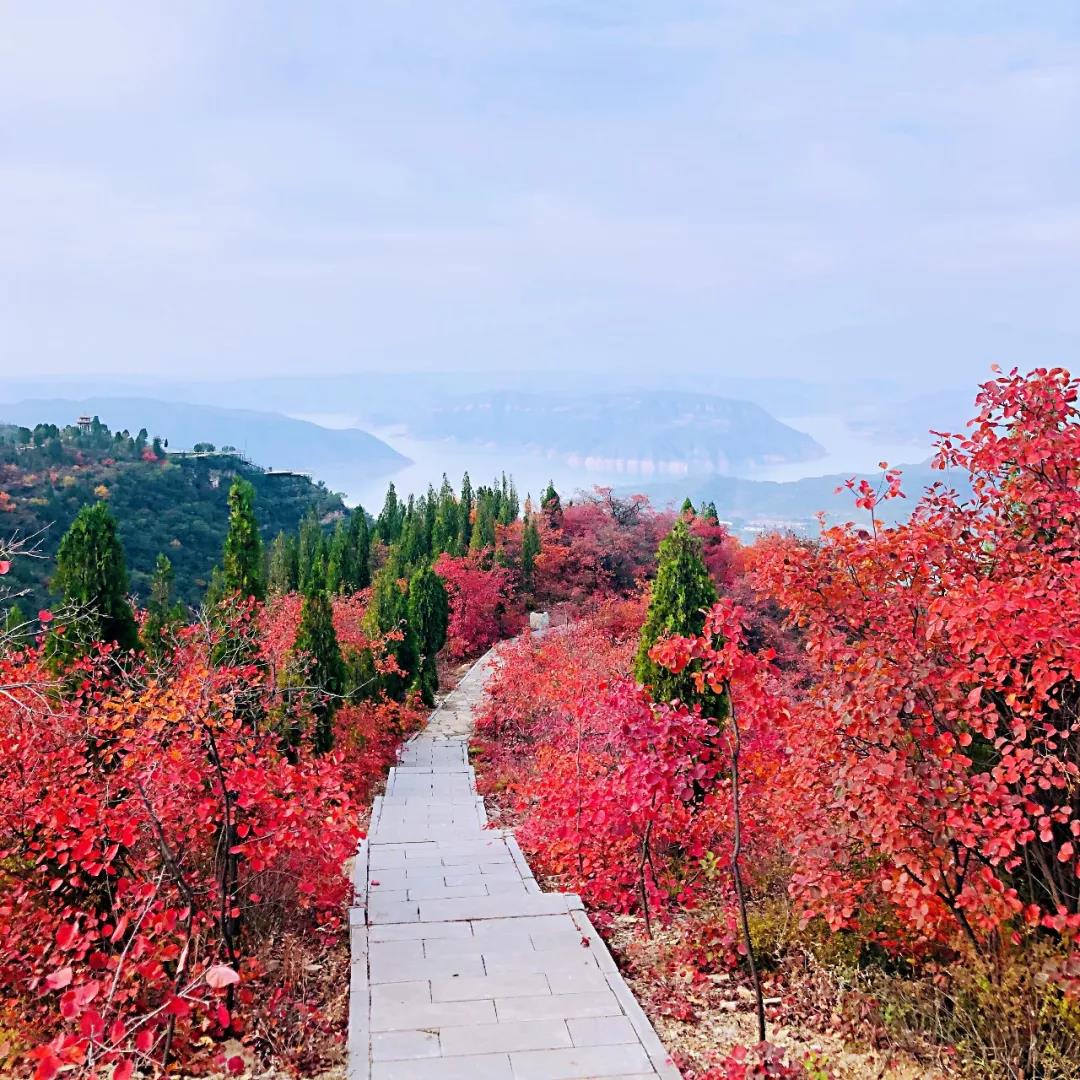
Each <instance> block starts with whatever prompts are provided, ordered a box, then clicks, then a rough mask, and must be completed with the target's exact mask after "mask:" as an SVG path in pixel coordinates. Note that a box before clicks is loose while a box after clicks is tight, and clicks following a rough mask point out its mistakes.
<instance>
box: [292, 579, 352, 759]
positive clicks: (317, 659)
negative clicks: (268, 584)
mask: <svg viewBox="0 0 1080 1080" xmlns="http://www.w3.org/2000/svg"><path fill="white" fill-rule="evenodd" d="M325 584H326V583H325V580H324V579H323V578H322V576H321V571H320V570H316V571H315V572H314V573H313V574H312V575H311V582H310V588H309V591H308V593H307V594H306V595H305V597H304V603H303V606H302V607H301V609H300V626H299V628H298V629H297V631H296V643H295V645H294V646H293V651H294V653H296V654H297V655H298V656H300V657H302V658H303V660H304V661H305V662H306V665H307V667H306V670H307V677H306V683H307V686H309V687H310V688H312V689H313V690H314V691H315V697H314V700H313V702H312V706H311V713H312V716H313V717H314V718H315V729H314V733H313V737H314V746H315V752H316V753H318V754H325V753H327V752H328V751H330V750H332V749H333V747H334V726H333V721H334V714H335V713H336V712H337V708H338V705H339V704H340V698H341V696H342V694H344V692H345V664H344V661H343V660H342V658H341V646H340V645H339V644H338V638H337V632H336V631H335V630H334V610H333V607H332V606H331V603H330V595H329V593H328V592H327V591H326V587H325Z"/></svg>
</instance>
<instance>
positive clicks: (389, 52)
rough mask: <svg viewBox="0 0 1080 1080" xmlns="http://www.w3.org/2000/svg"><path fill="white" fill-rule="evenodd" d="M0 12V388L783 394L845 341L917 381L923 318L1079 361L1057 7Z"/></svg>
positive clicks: (1077, 255)
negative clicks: (795, 374)
mask: <svg viewBox="0 0 1080 1080" xmlns="http://www.w3.org/2000/svg"><path fill="white" fill-rule="evenodd" d="M0 13H2V17H3V18H4V20H5V23H4V25H5V34H4V36H3V38H2V39H0V129H2V130H3V131H4V132H5V137H4V140H3V141H2V142H0V372H6V371H7V369H9V368H11V369H17V368H19V367H25V366H27V365H31V366H33V367H35V368H37V369H38V370H42V371H47V370H69V371H74V370H88V369H90V370H92V369H95V368H100V369H111V370H118V371H122V370H129V371H130V370H136V369H140V370H141V369H145V368H147V367H149V368H150V369H154V368H165V367H166V366H168V365H170V364H177V363H183V364H184V365H185V366H186V368H188V369H190V370H193V371H198V370H201V371H204V372H206V373H209V374H215V373H222V372H225V371H231V372H234V373H242V372H245V371H267V370H288V369H289V368H290V367H292V366H295V365H297V364H298V363H302V364H303V365H304V367H305V369H306V370H312V369H314V368H318V367H323V368H326V369H337V370H349V369H351V368H355V367H362V366H364V365H383V364H385V363H387V362H388V358H390V357H392V358H393V361H394V362H395V363H398V364H401V365H404V366H410V365H415V366H432V365H433V364H438V363H445V364H446V365H452V364H454V363H463V362H466V361H467V362H468V363H469V366H476V365H477V364H481V365H482V364H485V363H487V364H491V365H492V366H496V365H502V364H506V363H507V362H512V363H515V364H519V365H521V366H524V367H542V366H544V365H545V364H547V363H548V362H549V360H550V356H551V354H552V353H553V352H557V353H559V354H563V355H564V354H566V353H567V351H568V350H573V352H574V354H575V355H576V356H578V357H580V358H581V362H582V363H584V364H590V363H591V364H597V365H599V364H611V363H618V362H619V361H620V357H624V358H626V362H627V363H631V362H632V363H633V364H636V365H638V366H639V367H641V368H643V369H645V368H648V367H649V366H650V365H651V366H653V367H655V368H657V369H658V370H660V369H663V368H664V367H670V366H672V365H676V366H677V365H679V364H683V365H695V364H706V363H711V362H713V361H715V362H717V363H725V362H729V357H728V355H727V354H726V353H725V352H724V350H723V349H722V348H721V347H720V346H719V345H718V343H719V342H723V341H730V340H738V341H739V342H740V348H739V349H738V350H737V362H738V363H740V364H745V363H747V362H749V363H754V362H755V361H754V356H755V348H757V349H758V352H757V356H758V362H759V363H764V362H769V363H776V364H778V365H780V366H781V367H782V368H783V369H784V370H795V369H797V368H798V367H799V364H800V359H799V349H798V342H799V341H800V340H803V341H805V342H806V343H807V345H806V355H807V357H809V356H810V355H811V354H813V348H814V347H813V345H812V343H813V342H814V341H815V340H817V339H818V338H819V337H820V335H822V334H826V335H827V334H828V333H829V332H830V331H832V330H838V329H844V330H845V332H847V330H848V328H850V327H852V326H857V327H861V328H862V329H861V330H860V333H862V334H863V335H864V337H865V341H866V347H865V348H863V349H861V350H860V349H858V348H852V349H851V350H850V355H851V356H852V357H853V359H851V360H850V361H849V360H846V359H844V360H842V361H839V360H838V365H839V366H840V368H841V369H843V370H849V369H850V367H851V365H853V364H856V363H858V362H859V361H858V359H857V357H858V356H860V355H862V356H866V355H869V354H872V352H873V349H872V346H873V340H874V335H875V333H877V334H882V333H885V332H888V333H889V334H891V335H893V337H894V339H895V337H896V335H899V337H900V342H901V344H903V343H904V342H906V344H907V346H908V349H907V351H908V352H909V353H910V354H911V356H912V357H913V358H914V359H913V361H912V363H913V365H914V372H915V374H919V373H921V374H923V375H926V376H935V377H936V376H940V372H941V370H942V364H943V363H948V362H950V361H949V358H948V357H942V356H941V355H936V354H935V351H934V345H933V342H934V339H935V336H936V335H937V328H939V327H940V326H941V324H942V322H943V321H945V322H949V321H951V322H953V323H955V324H956V325H958V326H965V325H967V326H971V327H972V328H973V338H975V337H979V339H980V340H984V339H985V337H986V333H987V331H985V324H984V323H983V320H985V318H986V316H987V312H988V310H992V311H993V314H994V318H995V320H997V321H998V322H1004V323H1008V324H1012V325H1013V326H1015V327H1019V328H1023V327H1031V328H1039V327H1052V328H1054V329H1056V330H1057V331H1060V332H1061V333H1063V334H1066V335H1068V334H1073V335H1078V334H1080V316H1078V315H1077V314H1076V313H1075V312H1074V311H1072V310H1071V307H1072V306H1074V305H1070V303H1069V302H1068V300H1069V297H1070V296H1071V295H1072V291H1073V283H1074V282H1075V280H1076V278H1077V274H1078V272H1080V246H1078V245H1077V242H1076V241H1077V230H1078V226H1077V221H1078V215H1080V207H1078V204H1077V198H1076V189H1075V177H1076V175H1077V174H1078V168H1080V145H1078V140H1077V139H1076V136H1075V130H1076V121H1077V119H1078V117H1080V76H1078V75H1077V72H1080V41H1078V37H1077V26H1076V20H1075V18H1073V17H1072V16H1070V14H1069V8H1068V7H1067V6H1064V5H1061V6H1058V5H1055V4H1054V3H1050V2H1048V3H1047V4H1045V5H1037V6H1033V5H1022V4H1020V3H1019V2H1015V3H1004V4H998V5H995V7H994V11H993V13H992V14H991V13H987V11H986V10H985V5H980V4H976V3H974V2H973V0H972V2H970V3H969V2H964V0H959V2H958V3H957V4H956V5H950V7H949V10H948V12H947V13H943V12H942V11H941V10H940V8H939V6H938V5H930V4H922V3H914V2H911V3H908V2H904V3H901V2H899V0H896V2H885V3H882V4H875V5H866V4H860V3H856V2H854V0H850V2H848V0H807V2H803V3H797V2H794V0H759V2H756V3H753V4H747V3H735V2H728V3H714V2H709V3H705V2H691V0H672V2H670V3H665V4H658V3H652V2H645V0H636V2H629V3H625V4H619V5H613V4H609V3H606V2H603V3H602V2H600V0H576V2H574V3H570V2H569V0H565V2H540V0H536V2H519V0H515V2H510V0H502V2H500V0H476V2H475V3H470V4H469V5H468V6H467V8H462V7H461V5H456V4H449V3H434V4H433V3H427V2H424V3H420V2H419V0H370V2H368V3H365V4H364V5H356V4H352V3H347V2H345V0H335V2H331V3H327V4H320V5H317V6H316V7H315V8H311V7H299V6H296V5H291V4H286V3H283V2H275V3H265V4H264V3H259V4H256V3H254V2H252V3H241V4H236V5H218V4H210V3H195V2H193V3H185V4H171V3H165V2H163V0H159V2H156V3H146V2H143V3H134V2H132V3H121V2H119V0H112V2H107V3H104V4H100V5H94V6H93V7H92V8H85V7H78V6H75V7H73V6H71V5H62V4H58V3H56V4H54V3H42V4H34V5H18V4H13V3H12V4H8V5H4V6H0ZM991 19H992V21H991ZM980 327H983V331H980V332H978V333H977V332H976V331H978V330H979V328H980ZM885 328H888V329H887V331H886V329H885ZM778 332H780V333H782V335H783V336H784V337H785V339H786V340H789V341H790V342H792V343H794V344H793V346H792V348H790V349H788V350H785V352H784V357H785V358H784V359H778V358H777V357H778V354H777V352H776V350H775V349H773V348H772V345H771V344H770V343H771V342H772V341H773V339H774V338H775V336H776V334H777V333H778ZM1011 340H1019V341H1021V342H1022V341H1023V340H1024V338H1023V334H1022V333H1021V334H1020V336H1019V338H1016V337H1015V336H1014V338H1013V339H1011ZM755 342H756V343H757V346H755ZM815 355H816V354H815ZM845 355H847V354H845ZM803 362H809V361H803ZM864 362H865V361H864Z"/></svg>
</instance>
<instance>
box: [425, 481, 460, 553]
mask: <svg viewBox="0 0 1080 1080" xmlns="http://www.w3.org/2000/svg"><path fill="white" fill-rule="evenodd" d="M460 533H461V514H460V512H459V511H458V502H457V496H456V495H455V494H454V489H453V488H452V487H451V486H450V481H449V480H448V479H447V478H446V473H443V478H442V486H441V487H440V488H439V504H438V507H437V509H436V511H435V523H434V526H433V528H432V533H431V550H432V554H434V555H441V554H442V553H443V552H444V551H447V552H449V553H450V554H451V555H456V554H458V551H459V548H458V536H459V534H460Z"/></svg>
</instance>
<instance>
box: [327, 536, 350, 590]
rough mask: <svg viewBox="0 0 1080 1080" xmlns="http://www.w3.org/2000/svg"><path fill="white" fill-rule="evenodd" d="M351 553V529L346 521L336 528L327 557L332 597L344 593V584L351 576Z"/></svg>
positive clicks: (328, 547) (329, 587)
mask: <svg viewBox="0 0 1080 1080" xmlns="http://www.w3.org/2000/svg"><path fill="white" fill-rule="evenodd" d="M350 560H351V553H350V551H349V529H348V526H347V525H346V524H345V522H344V520H341V521H339V522H338V523H337V525H336V526H335V527H334V535H333V536H332V537H331V538H330V543H329V545H328V546H327V555H326V588H327V591H328V592H329V593H330V595H331V596H334V595H336V594H337V593H340V592H343V591H344V589H343V584H344V582H345V579H346V578H347V577H348V576H349V564H350Z"/></svg>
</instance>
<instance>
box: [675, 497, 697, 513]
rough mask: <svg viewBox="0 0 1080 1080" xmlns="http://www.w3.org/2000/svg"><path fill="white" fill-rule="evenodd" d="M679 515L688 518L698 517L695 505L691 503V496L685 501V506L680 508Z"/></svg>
mask: <svg viewBox="0 0 1080 1080" xmlns="http://www.w3.org/2000/svg"><path fill="white" fill-rule="evenodd" d="M679 514H680V515H681V516H682V517H686V516H687V515H689V516H690V517H697V511H696V510H695V509H694V504H693V503H692V502H691V501H690V496H689V495H687V496H686V498H685V499H683V504H682V506H681V507H679Z"/></svg>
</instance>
